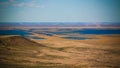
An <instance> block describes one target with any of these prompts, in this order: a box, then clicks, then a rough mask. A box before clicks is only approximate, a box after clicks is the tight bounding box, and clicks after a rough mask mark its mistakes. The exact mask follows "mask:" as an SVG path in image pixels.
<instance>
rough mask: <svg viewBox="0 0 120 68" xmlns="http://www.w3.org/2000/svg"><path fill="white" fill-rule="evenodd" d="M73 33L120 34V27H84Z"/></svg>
mask: <svg viewBox="0 0 120 68" xmlns="http://www.w3.org/2000/svg"><path fill="white" fill-rule="evenodd" d="M73 33H80V34H120V30H119V29H83V30H75V31H73Z"/></svg>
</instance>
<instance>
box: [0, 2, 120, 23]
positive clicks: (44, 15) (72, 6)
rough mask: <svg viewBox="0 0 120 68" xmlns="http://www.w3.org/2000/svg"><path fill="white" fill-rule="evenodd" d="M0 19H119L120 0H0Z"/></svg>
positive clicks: (108, 20)
mask: <svg viewBox="0 0 120 68" xmlns="http://www.w3.org/2000/svg"><path fill="white" fill-rule="evenodd" d="M0 22H120V0H0Z"/></svg>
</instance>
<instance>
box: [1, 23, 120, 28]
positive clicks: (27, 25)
mask: <svg viewBox="0 0 120 68" xmlns="http://www.w3.org/2000/svg"><path fill="white" fill-rule="evenodd" d="M9 26H22V27H31V26H32V27H38V26H49V27H51V26H63V27H71V26H76V27H80V26H82V27H84V26H85V27H86V26H93V27H96V26H101V27H105V26H110V27H111V26H112V27H119V26H120V23H119V22H100V23H98V22H97V23H86V22H1V23H0V27H9Z"/></svg>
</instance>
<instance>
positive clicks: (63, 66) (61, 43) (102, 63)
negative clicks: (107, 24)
mask: <svg viewBox="0 0 120 68" xmlns="http://www.w3.org/2000/svg"><path fill="white" fill-rule="evenodd" d="M12 29H13V28H12ZM17 29H18V28H17ZM94 29H95V28H94ZM111 29H112V28H111ZM5 30H6V29H5ZM9 30H11V28H10V29H9ZM21 30H25V31H28V32H29V33H31V34H30V35H25V36H20V35H5V36H0V45H1V46H0V62H1V66H0V67H6V68H7V67H8V68H9V67H11V68H14V67H15V68H16V67H18V68H19V67H32V68H119V67H120V35H119V34H80V33H75V32H71V31H74V30H81V28H80V29H79V28H77V29H76V28H75V29H73V28H62V29H61V28H44V29H43V28H37V29H36V28H35V29H33V28H32V29H31V30H30V28H24V29H23V28H21ZM102 30H104V29H102ZM113 30H114V29H113ZM56 31H59V32H58V33H54V32H56ZM39 32H40V33H39ZM61 32H62V33H61ZM26 36H27V37H26ZM33 37H35V38H33ZM66 37H75V38H72V39H69V38H66ZM76 38H77V39H76ZM78 38H79V39H78Z"/></svg>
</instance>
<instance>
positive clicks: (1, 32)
mask: <svg viewBox="0 0 120 68" xmlns="http://www.w3.org/2000/svg"><path fill="white" fill-rule="evenodd" d="M27 34H30V33H28V32H27V31H24V30H0V35H21V36H23V35H27Z"/></svg>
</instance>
